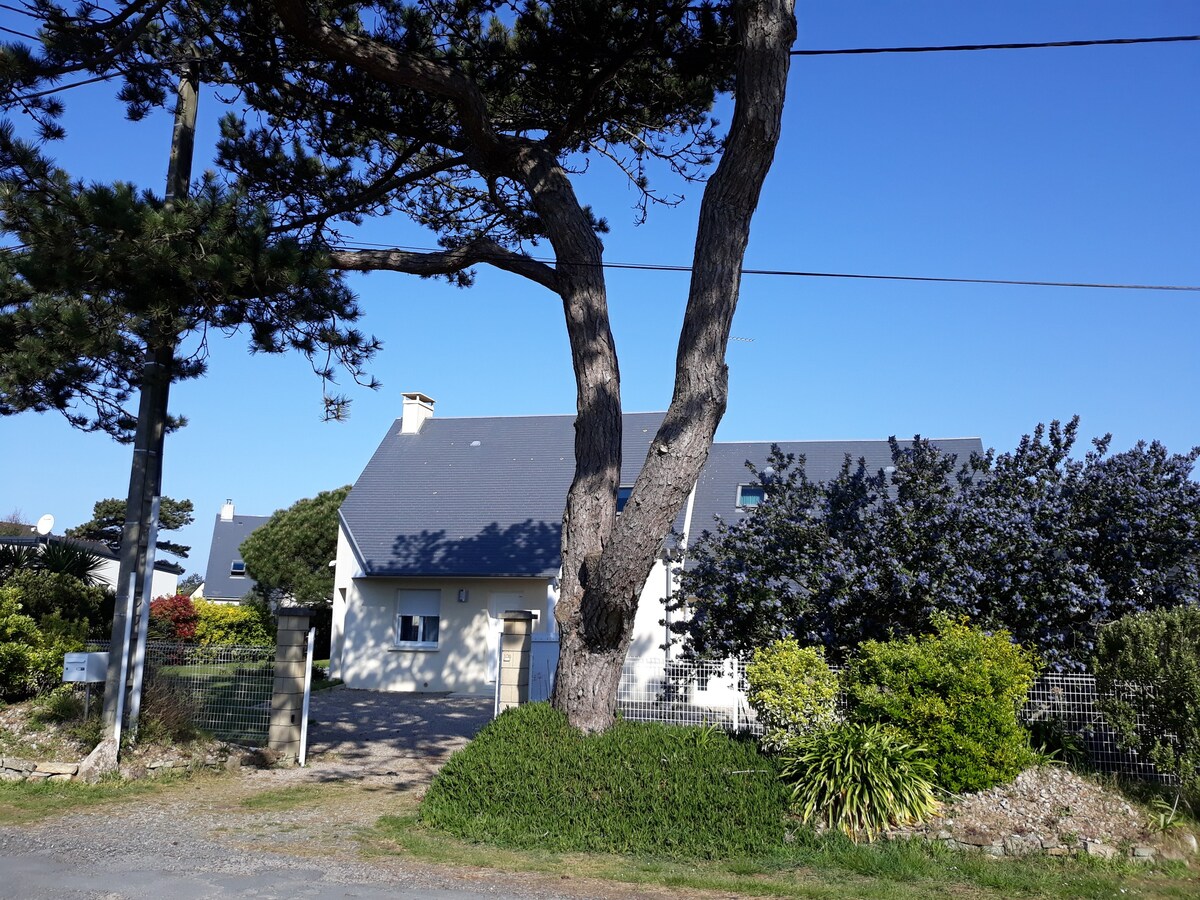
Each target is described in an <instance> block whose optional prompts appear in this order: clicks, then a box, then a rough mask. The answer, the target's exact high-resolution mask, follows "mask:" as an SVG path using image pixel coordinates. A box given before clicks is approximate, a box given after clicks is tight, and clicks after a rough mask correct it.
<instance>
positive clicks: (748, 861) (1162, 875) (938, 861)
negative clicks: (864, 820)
mask: <svg viewBox="0 0 1200 900" xmlns="http://www.w3.org/2000/svg"><path fill="white" fill-rule="evenodd" d="M360 839H361V840H362V841H363V848H364V850H366V852H367V853H369V854H372V855H374V854H384V855H394V854H397V853H400V854H403V855H405V856H410V857H416V858H418V859H422V860H426V861H429V862H434V863H438V864H442V865H451V866H471V867H478V868H487V869H500V870H503V871H514V872H535V873H541V874H544V875H550V876H552V877H556V878H560V879H562V880H563V881H564V883H570V881H571V880H574V879H578V878H596V879H605V880H610V881H615V882H620V883H625V884H632V885H644V886H646V887H647V888H652V887H666V888H670V889H673V890H674V891H676V892H686V891H715V892H719V894H718V895H719V896H733V895H736V896H755V897H789V898H792V897H795V898H809V900H811V898H828V900H842V898H847V897H856V898H879V900H927V898H929V897H932V896H939V895H944V896H952V897H954V898H956V900H982V898H988V900H1000V898H1004V900H1008V898H1013V897H1029V898H1063V900H1066V898H1080V900H1083V898H1087V900H1093V898H1097V897H1124V896H1136V897H1140V898H1155V900H1160V898H1161V900H1182V898H1185V897H1194V896H1195V895H1196V891H1197V888H1198V887H1200V878H1198V876H1197V874H1196V873H1195V872H1194V871H1189V870H1188V869H1186V868H1185V867H1184V866H1183V865H1181V864H1172V865H1166V866H1155V865H1145V864H1131V863H1114V862H1104V861H1098V860H1094V859H1090V858H1081V859H1073V858H1053V857H1030V858H1023V859H995V858H992V857H987V856H984V855H983V854H974V853H963V852H956V851H949V850H945V849H943V848H942V847H941V846H938V845H929V844H923V843H920V842H917V841H881V842H877V843H872V844H866V843H859V844H855V843H853V842H852V841H850V840H849V839H848V838H847V837H845V835H843V834H841V833H838V832H827V833H825V834H816V833H813V832H812V831H810V830H808V829H805V828H799V829H797V830H795V831H794V832H793V840H791V841H785V842H784V843H782V844H780V845H779V846H777V847H775V848H773V849H771V850H768V851H765V852H761V853H756V854H752V855H738V856H729V857H722V858H701V857H696V856H693V857H688V856H684V855H682V854H671V855H665V854H652V853H638V854H615V853H596V852H593V853H579V852H568V851H561V850H551V849H544V848H536V847H525V848H515V847H512V846H497V844H496V843H495V842H488V843H479V842H477V840H475V839H462V838H456V837H453V836H450V835H447V834H446V833H445V832H444V831H442V830H439V829H431V828H429V827H427V825H426V824H423V823H422V821H421V817H419V816H418V815H415V814H399V815H391V816H384V817H383V818H381V819H380V820H379V821H378V822H377V823H376V825H375V827H374V828H373V829H372V830H371V831H370V832H367V833H364V834H362V835H361V836H360ZM596 893H601V891H597V892H596ZM617 893H619V894H620V895H622V896H625V894H624V893H622V892H620V891H618V892H617ZM647 893H649V891H647Z"/></svg>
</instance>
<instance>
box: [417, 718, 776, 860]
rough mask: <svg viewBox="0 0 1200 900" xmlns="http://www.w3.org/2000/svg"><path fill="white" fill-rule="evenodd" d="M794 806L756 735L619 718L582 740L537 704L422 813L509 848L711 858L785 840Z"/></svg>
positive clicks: (464, 762) (449, 768)
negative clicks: (752, 737)
mask: <svg viewBox="0 0 1200 900" xmlns="http://www.w3.org/2000/svg"><path fill="white" fill-rule="evenodd" d="M787 803H788V800H787V792H786V789H785V787H784V785H783V783H782V782H781V781H780V780H779V778H778V764H777V763H776V762H775V761H774V760H773V759H771V758H770V757H767V756H765V755H764V754H763V753H762V752H761V751H760V750H759V749H758V747H757V745H756V744H755V743H754V742H753V741H750V740H739V739H736V738H733V737H730V736H728V735H726V734H725V733H724V732H722V731H719V730H717V729H697V728H685V727H680V726H669V725H662V724H659V723H648V722H623V721H619V722H617V724H616V725H614V726H613V727H612V728H611V729H609V730H608V731H606V732H604V733H602V734H597V735H589V736H584V735H582V734H581V733H580V732H578V731H577V730H575V729H574V728H572V727H571V726H570V725H569V724H568V723H567V719H566V717H565V716H564V715H563V714H562V713H560V712H558V711H556V710H554V709H551V708H550V706H549V705H548V704H544V703H531V704H527V705H525V706H522V707H519V708H517V709H514V710H509V711H507V712H505V713H504V714H503V715H501V716H500V717H498V718H497V719H495V720H494V721H493V722H491V723H489V724H488V725H487V726H485V727H484V728H483V729H482V730H481V731H480V732H479V734H478V735H477V736H476V738H475V739H474V740H473V741H472V742H471V743H470V744H469V745H468V746H467V747H466V748H465V749H464V750H462V751H460V752H459V753H457V754H455V755H454V757H452V758H451V760H450V761H449V762H448V763H447V764H446V766H445V767H444V768H443V769H442V771H441V772H440V773H439V774H438V776H437V778H436V779H435V780H434V782H433V785H432V786H431V787H430V789H429V792H428V794H427V795H426V797H425V800H424V802H423V803H422V805H421V813H420V815H421V820H422V822H424V823H426V824H428V825H432V826H435V827H437V828H440V829H444V830H445V831H449V832H451V833H453V834H455V835H458V836H460V837H463V838H467V839H469V840H478V841H487V842H489V843H493V844H500V845H506V846H513V847H525V848H546V849H551V850H560V851H601V852H620V853H657V854H664V855H685V856H693V857H701V858H704V857H732V856H744V855H747V854H754V853H762V852H766V851H767V850H769V849H771V848H774V847H779V846H782V844H783V842H784V832H785V818H786V816H787Z"/></svg>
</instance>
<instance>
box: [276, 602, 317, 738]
mask: <svg viewBox="0 0 1200 900" xmlns="http://www.w3.org/2000/svg"><path fill="white" fill-rule="evenodd" d="M312 615H313V613H312V610H311V609H305V608H303V607H281V608H280V609H279V627H278V632H277V637H276V647H275V686H274V688H273V690H272V692H271V724H270V728H269V730H268V732H267V747H268V748H270V749H271V750H274V751H275V752H276V753H278V754H279V757H280V759H291V760H295V759H297V758H298V757H299V755H300V724H301V722H300V720H301V717H302V715H303V708H304V675H305V672H304V665H305V662H306V661H307V659H308V654H307V648H306V647H305V642H306V640H307V639H308V629H309V621H310V620H311V619H312Z"/></svg>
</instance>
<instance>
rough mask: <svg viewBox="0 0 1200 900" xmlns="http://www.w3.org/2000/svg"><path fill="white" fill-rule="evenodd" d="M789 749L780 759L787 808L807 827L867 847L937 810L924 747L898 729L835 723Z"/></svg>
mask: <svg viewBox="0 0 1200 900" xmlns="http://www.w3.org/2000/svg"><path fill="white" fill-rule="evenodd" d="M793 747H794V749H793V750H791V751H790V752H788V753H785V755H784V767H783V778H784V780H785V781H788V782H790V783H791V784H792V791H791V793H792V809H793V811H794V812H795V813H796V814H797V815H798V816H799V817H800V819H801V820H802V821H803V822H804V823H805V824H808V825H814V826H816V825H824V826H826V827H828V828H833V829H836V830H838V831H841V832H843V833H844V834H845V835H847V836H848V837H849V838H850V839H851V840H853V841H856V842H857V841H860V840H864V839H865V840H868V841H869V840H872V839H874V838H875V837H876V836H877V835H879V834H880V833H881V832H884V831H886V830H887V829H888V828H889V827H891V826H895V825H909V824H913V823H916V822H921V821H923V820H925V819H927V818H929V817H930V816H931V815H933V813H935V812H936V811H937V809H938V800H937V796H936V792H935V788H934V785H933V778H934V769H933V766H932V765H931V764H930V763H929V761H928V760H927V759H926V758H925V757H926V751H925V748H923V747H920V746H917V745H916V744H914V743H912V742H911V741H910V740H909V739H907V738H906V737H904V735H903V734H902V733H901V732H900V731H899V730H897V729H895V728H892V727H890V726H887V725H864V724H862V723H845V724H838V725H834V726H832V727H829V728H823V729H820V730H817V731H814V732H811V733H809V734H807V735H805V736H804V737H803V738H801V739H800V740H799V741H798V742H797V743H796V744H794V745H793Z"/></svg>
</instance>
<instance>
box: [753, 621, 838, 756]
mask: <svg viewBox="0 0 1200 900" xmlns="http://www.w3.org/2000/svg"><path fill="white" fill-rule="evenodd" d="M746 681H747V683H748V685H749V690H748V692H747V700H748V701H749V703H750V706H751V707H753V708H754V711H755V712H756V713H757V714H758V721H759V722H760V723H761V724H762V726H763V728H764V729H765V733H764V734H763V738H762V745H763V749H765V750H768V751H777V750H783V749H785V748H786V747H787V746H788V745H789V744H790V743H791V742H792V741H794V740H795V739H796V738H797V737H799V736H801V735H804V734H807V733H809V732H811V731H813V730H816V729H820V728H827V727H829V726H830V725H832V724H833V723H834V722H835V721H836V719H837V709H836V704H837V695H838V676H837V673H835V672H834V671H833V670H832V669H830V668H829V664H828V663H826V662H825V651H824V650H823V649H822V648H820V647H801V646H800V644H799V643H798V642H797V641H796V639H795V638H790V637H789V638H784V639H783V640H779V641H776V642H775V643H773V644H771V645H769V646H767V647H761V648H759V649H757V650H755V651H754V657H753V658H752V659H751V661H750V662H749V664H747V666H746Z"/></svg>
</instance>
